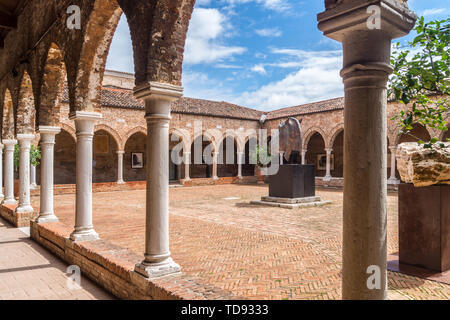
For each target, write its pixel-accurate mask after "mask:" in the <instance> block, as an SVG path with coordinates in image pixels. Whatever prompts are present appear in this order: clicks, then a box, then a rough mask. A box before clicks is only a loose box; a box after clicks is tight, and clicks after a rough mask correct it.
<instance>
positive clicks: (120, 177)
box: [117, 151, 125, 184]
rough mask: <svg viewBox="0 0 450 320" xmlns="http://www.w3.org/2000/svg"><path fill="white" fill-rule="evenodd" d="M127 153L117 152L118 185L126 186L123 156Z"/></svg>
mask: <svg viewBox="0 0 450 320" xmlns="http://www.w3.org/2000/svg"><path fill="white" fill-rule="evenodd" d="M124 154H125V151H117V183H118V184H124V183H125V181H124V180H123V155H124Z"/></svg>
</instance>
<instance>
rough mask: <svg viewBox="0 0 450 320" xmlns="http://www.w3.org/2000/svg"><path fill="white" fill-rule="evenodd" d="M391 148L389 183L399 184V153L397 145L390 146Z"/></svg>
mask: <svg viewBox="0 0 450 320" xmlns="http://www.w3.org/2000/svg"><path fill="white" fill-rule="evenodd" d="M389 150H390V151H391V177H390V178H389V180H388V183H389V184H399V183H400V181H399V180H398V179H397V177H396V176H395V169H396V168H397V162H396V160H397V159H396V157H395V156H396V154H397V146H390V147H389Z"/></svg>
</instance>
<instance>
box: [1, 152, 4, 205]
mask: <svg viewBox="0 0 450 320" xmlns="http://www.w3.org/2000/svg"><path fill="white" fill-rule="evenodd" d="M3 147H4V146H3V144H1V143H0V198H4V195H3Z"/></svg>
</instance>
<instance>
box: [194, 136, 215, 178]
mask: <svg viewBox="0 0 450 320" xmlns="http://www.w3.org/2000/svg"><path fill="white" fill-rule="evenodd" d="M204 133H205V134H207V132H204ZM211 138H212V136H210V135H209V137H208V136H206V135H200V134H198V135H196V137H195V138H194V139H193V140H192V143H191V147H190V152H191V161H190V176H191V178H210V177H211V175H212V161H211V163H208V162H207V161H206V160H207V159H205V157H204V153H205V148H207V147H208V146H210V145H211V146H212V150H211V153H212V152H215V150H217V149H216V148H215V146H214V143H213V141H212V140H211ZM198 140H200V141H198ZM196 142H197V143H196ZM197 144H201V146H202V150H201V153H200V158H199V159H196V153H197V154H198V150H196V145H197ZM197 158H198V155H197ZM211 158H212V157H211ZM196 160H197V161H196ZM200 161H201V162H200Z"/></svg>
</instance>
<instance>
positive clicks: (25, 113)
mask: <svg viewBox="0 0 450 320" xmlns="http://www.w3.org/2000/svg"><path fill="white" fill-rule="evenodd" d="M35 110H36V109H35V104H34V94H33V83H32V81H31V77H30V76H29V74H28V72H27V71H26V70H24V72H23V76H22V81H21V83H20V88H19V101H18V105H17V110H16V133H18V134H19V133H34V131H35V130H34V127H35Z"/></svg>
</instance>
